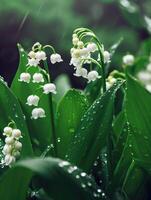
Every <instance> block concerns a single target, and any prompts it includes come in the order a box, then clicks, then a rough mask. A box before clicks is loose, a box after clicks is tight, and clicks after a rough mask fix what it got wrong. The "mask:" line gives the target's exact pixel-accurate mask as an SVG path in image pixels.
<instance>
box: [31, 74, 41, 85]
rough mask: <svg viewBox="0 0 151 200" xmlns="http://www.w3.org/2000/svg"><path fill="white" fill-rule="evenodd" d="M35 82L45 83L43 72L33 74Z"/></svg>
mask: <svg viewBox="0 0 151 200" xmlns="http://www.w3.org/2000/svg"><path fill="white" fill-rule="evenodd" d="M32 82H33V83H43V82H44V77H43V75H42V74H41V73H35V74H34V75H33V81H32Z"/></svg>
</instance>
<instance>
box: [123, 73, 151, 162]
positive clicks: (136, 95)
mask: <svg viewBox="0 0 151 200" xmlns="http://www.w3.org/2000/svg"><path fill="white" fill-rule="evenodd" d="M126 115H127V120H128V122H129V123H130V125H131V127H132V129H133V131H134V134H133V136H134V139H135V143H136V145H137V151H138V152H139V153H138V155H137V156H139V158H142V159H143V158H145V160H146V161H149V160H150V156H151V148H150V145H151V134H150V133H151V123H150V119H151V94H150V93H149V92H148V91H147V90H145V88H143V86H141V84H139V82H138V81H137V80H135V79H134V78H132V77H131V76H129V75H127V90H126ZM142 146H143V148H141V147H142Z"/></svg>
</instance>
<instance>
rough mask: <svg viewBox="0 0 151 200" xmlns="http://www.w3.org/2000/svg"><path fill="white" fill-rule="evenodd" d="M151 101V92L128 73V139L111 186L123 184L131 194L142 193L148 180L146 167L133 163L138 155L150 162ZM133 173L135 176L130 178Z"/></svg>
mask: <svg viewBox="0 0 151 200" xmlns="http://www.w3.org/2000/svg"><path fill="white" fill-rule="evenodd" d="M150 102H151V94H150V93H149V92H147V91H146V90H145V89H144V88H143V87H142V86H141V85H140V83H139V82H138V81H137V80H136V79H134V78H133V77H131V76H130V75H127V90H126V104H125V105H126V107H125V111H126V121H127V140H126V143H125V146H124V149H123V152H122V155H121V157H120V160H119V162H118V164H117V166H116V168H115V171H114V175H113V179H112V184H111V187H110V188H112V189H113V188H117V187H118V186H120V185H122V184H123V185H124V186H123V187H124V190H125V191H126V194H127V196H129V197H130V198H131V197H135V195H136V193H138V190H139V189H140V187H141V186H142V185H141V184H142V181H144V182H146V181H147V179H146V177H145V174H144V173H143V171H142V170H139V169H137V168H136V167H132V163H133V160H134V159H136V158H137V159H139V160H140V161H141V160H143V161H145V162H150V156H151V149H150V145H151V135H150V132H151V124H150V117H151V103H150ZM142 147H143V148H142ZM142 168H143V166H142ZM144 168H145V167H144ZM129 174H131V177H132V176H133V177H134V178H133V179H127V176H129ZM129 182H131V185H133V186H132V188H129ZM132 199H133V198H132Z"/></svg>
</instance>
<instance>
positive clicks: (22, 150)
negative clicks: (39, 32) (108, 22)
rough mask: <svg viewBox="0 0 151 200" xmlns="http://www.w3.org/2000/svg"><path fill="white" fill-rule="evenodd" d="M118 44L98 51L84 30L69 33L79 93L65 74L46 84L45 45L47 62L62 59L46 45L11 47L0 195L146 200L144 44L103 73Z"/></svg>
mask: <svg viewBox="0 0 151 200" xmlns="http://www.w3.org/2000/svg"><path fill="white" fill-rule="evenodd" d="M120 42H121V40H120V41H118V42H117V43H116V44H114V45H113V46H112V47H111V48H110V50H109V51H106V50H105V49H104V46H103V44H102V43H101V42H100V40H99V38H98V37H97V36H96V35H95V34H94V32H93V31H91V30H90V29H87V28H79V29H76V30H75V31H74V33H73V48H72V49H71V63H70V64H72V65H74V68H75V73H74V75H75V76H77V77H83V78H84V79H85V80H86V81H87V85H86V88H85V89H84V90H83V91H82V90H77V89H72V88H71V86H70V83H69V80H68V78H67V77H66V75H61V76H60V77H58V78H57V80H56V81H55V84H54V83H52V80H51V77H50V75H51V73H50V69H49V68H48V65H47V55H48V53H49V52H48V51H46V49H48V50H51V52H52V53H51V56H50V61H51V64H55V63H57V62H62V58H61V56H60V55H59V54H58V53H56V51H55V49H54V47H52V46H51V45H45V46H43V45H41V44H40V43H36V44H34V45H33V47H32V50H31V51H30V52H29V53H28V54H27V53H26V52H25V50H24V49H23V48H22V47H21V46H20V45H18V49H19V55H20V64H19V67H18V70H17V72H16V75H15V77H14V80H13V82H12V84H11V87H10V88H9V87H8V86H7V84H6V83H5V81H4V80H3V78H1V79H0V91H1V92H0V116H1V117H0V131H1V133H3V134H1V141H0V145H1V148H0V149H1V161H2V162H1V165H2V169H1V170H0V173H1V177H0V199H3V200H10V199H11V200H16V199H19V200H25V199H29V200H31V199H39V200H40V199H41V200H52V199H55V200H62V199H66V200H67V199H69V200H70V199H72V200H74V199H75V200H77V199H82V200H84V199H91V200H93V199H100V200H101V199H102V200H103V199H111V200H114V199H116V200H124V199H126V200H127V199H132V200H133V199H137V200H139V199H141V200H142V199H147V198H148V197H147V195H148V194H147V191H146V187H145V186H146V184H147V183H148V181H149V178H148V174H150V173H151V168H150V166H151V164H150V156H151V150H150V144H151V136H150V132H151V124H150V117H151V116H150V115H151V112H150V110H151V104H150V102H151V94H150V92H149V91H150V90H149V89H150V87H149V86H150V83H151V80H150V79H147V78H146V77H148V75H146V74H145V76H144V74H143V76H142V74H141V76H140V73H142V72H143V73H144V71H145V72H147V73H150V72H149V71H150V67H149V66H150V63H149V62H150V61H151V60H150V49H149V47H148V45H147V44H148V43H149V41H148V42H146V43H145V45H143V46H142V48H141V51H140V53H139V55H138V56H136V57H134V56H133V55H125V56H124V57H123V63H122V67H121V70H120V71H116V70H114V71H112V72H111V73H110V74H109V73H108V71H109V67H110V62H111V60H112V57H113V56H114V53H115V50H116V49H117V47H118V45H120ZM148 52H149V53H148ZM146 65H147V70H146ZM54 67H55V66H54ZM142 70H143V71H142ZM136 77H138V79H136ZM142 77H143V78H142ZM139 79H140V80H139ZM146 79H147V81H146ZM144 80H145V82H144ZM56 86H57V87H56ZM145 87H146V88H147V90H148V91H147V90H146V89H145ZM56 92H57V94H56ZM14 179H15V181H14ZM8 187H9V191H8Z"/></svg>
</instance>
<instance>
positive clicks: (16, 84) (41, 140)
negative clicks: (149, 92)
mask: <svg viewBox="0 0 151 200" xmlns="http://www.w3.org/2000/svg"><path fill="white" fill-rule="evenodd" d="M18 48H19V53H20V63H19V68H18V70H17V73H16V75H15V77H14V80H13V82H12V85H11V89H12V90H13V92H14V93H15V95H16V96H17V97H18V99H19V101H20V103H21V106H22V109H23V112H24V114H25V116H26V119H27V124H28V128H29V132H30V134H31V138H32V142H33V144H34V147H38V149H39V150H41V151H44V150H45V149H46V148H47V146H48V145H50V144H51V142H52V126H51V112H50V99H49V95H45V94H43V96H41V95H42V89H40V90H36V89H37V88H38V87H39V86H40V85H39V84H37V83H32V82H31V83H24V82H20V81H18V79H19V77H20V74H21V73H23V72H25V71H26V69H27V66H26V65H27V55H26V52H25V51H24V50H23V48H22V47H21V46H20V45H19V46H18ZM28 72H29V73H30V74H31V75H33V73H36V72H39V68H38V67H32V69H31V68H30V69H29V71H28ZM45 83H46V80H45ZM32 94H36V95H38V96H40V97H41V98H40V102H39V107H41V108H43V109H44V110H45V112H46V118H41V119H37V120H34V119H31V112H32V109H33V107H31V106H28V105H27V104H26V101H27V97H28V96H29V95H32Z"/></svg>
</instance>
